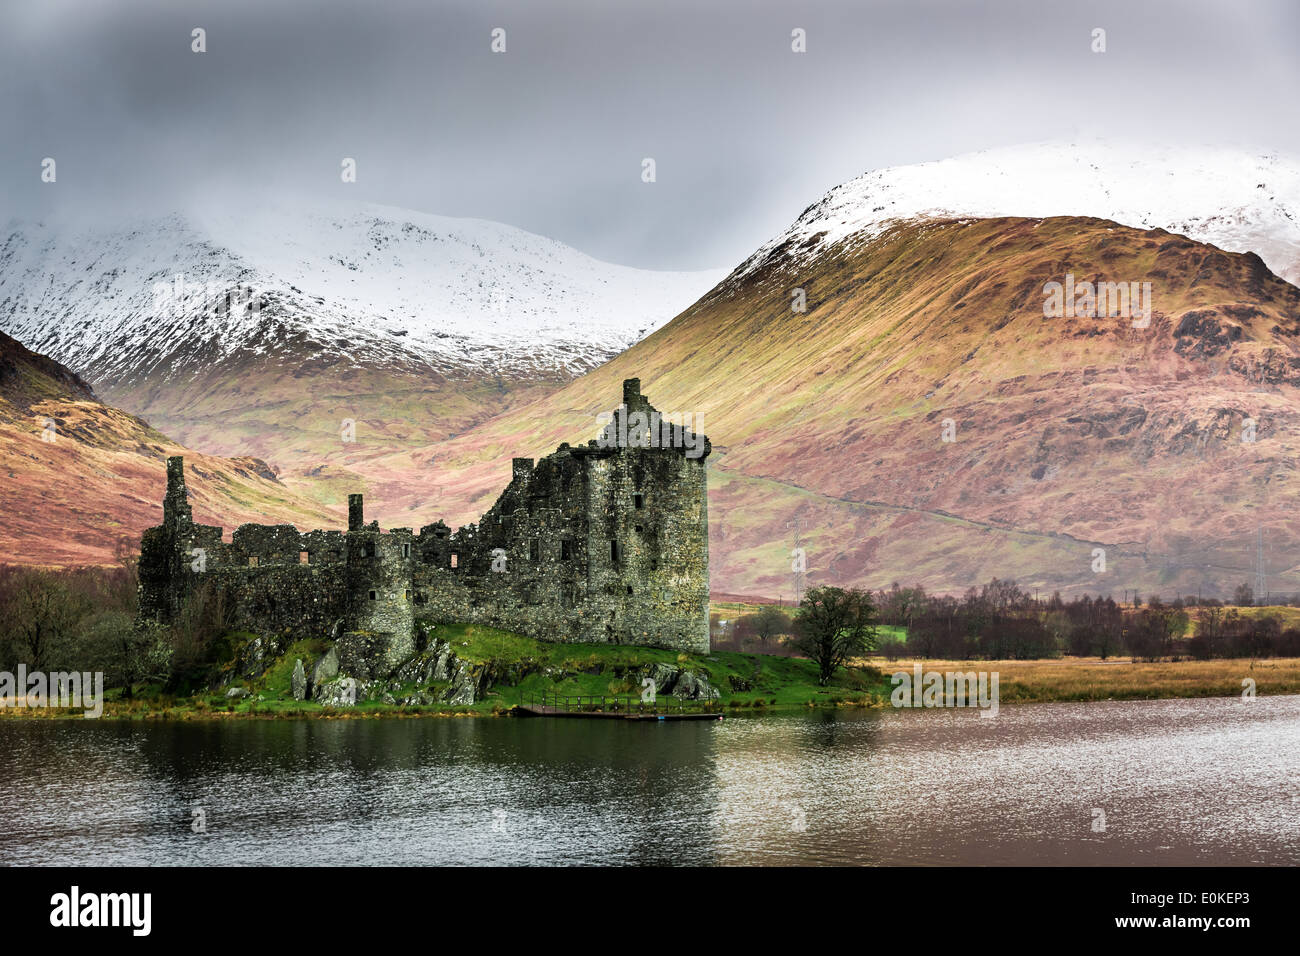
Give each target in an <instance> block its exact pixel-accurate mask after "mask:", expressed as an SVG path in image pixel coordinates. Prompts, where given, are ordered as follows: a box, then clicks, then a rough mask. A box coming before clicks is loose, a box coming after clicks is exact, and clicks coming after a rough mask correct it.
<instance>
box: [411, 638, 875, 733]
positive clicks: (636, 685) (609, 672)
mask: <svg viewBox="0 0 1300 956" xmlns="http://www.w3.org/2000/svg"><path fill="white" fill-rule="evenodd" d="M435 633H436V634H437V636H439V637H440V638H442V639H443V640H446V641H449V642H450V643H451V646H452V648H453V650H454V651H455V652H456V655H457V656H458V657H460V658H461V659H462V660H465V661H469V662H470V663H478V664H487V663H489V662H491V664H492V666H493V667H494V668H497V669H498V670H504V669H506V668H509V667H510V666H511V665H514V666H515V667H516V668H520V669H526V670H527V671H529V673H527V675H526V676H524V677H522V678H521V679H520V680H519V681H518V682H517V683H498V684H496V685H494V686H493V687H492V688H491V690H490V691H489V693H488V695H487V698H486V699H485V700H483V701H481V702H478V703H476V704H474V705H473V709H474V710H476V711H479V712H483V711H490V710H492V709H493V707H497V708H506V707H511V706H514V705H515V704H518V703H520V701H521V700H523V699H524V698H526V697H528V696H529V695H537V694H541V693H543V692H545V693H553V694H561V695H565V694H567V695H569V696H577V695H583V696H597V697H599V696H622V697H626V696H639V695H640V693H641V685H640V673H641V672H642V671H643V670H644V669H645V668H647V667H649V666H652V665H654V664H669V665H672V666H675V667H682V668H685V669H687V670H690V671H694V672H695V673H697V674H703V675H704V676H706V677H707V679H708V681H709V683H710V684H712V685H713V686H714V687H716V688H718V690H719V691H720V692H721V694H722V697H721V701H722V704H723V706H724V707H725V708H727V709H733V708H735V709H738V708H740V707H763V708H773V707H775V708H792V707H807V706H809V705H810V704H811V705H814V706H816V705H843V704H849V703H861V704H864V705H875V704H876V703H878V701H879V700H887V699H888V686H889V685H888V681H887V679H885V677H884V676H883V675H882V674H881V673H880V672H879V671H878V670H876V669H875V668H870V667H867V668H842V669H841V670H840V671H839V672H838V673H837V674H836V675H835V678H834V679H833V680H832V681H831V684H830V685H829V686H827V687H821V686H819V685H818V683H817V668H816V666H815V665H814V664H813V663H812V662H811V661H808V660H803V659H798V658H791V657H776V656H773V655H768V654H738V653H733V652H725V651H719V652H715V653H713V654H708V655H702V654H685V653H679V652H677V651H669V650H662V649H659V648H653V647H634V646H627V645H618V644H551V643H547V642H544V641H536V640H533V639H532V638H528V637H523V636H521V635H518V634H512V633H509V632H506V631H499V630H496V629H495V628H490V627H482V626H479V625H446V624H444V625H440V626H439V627H438V629H437V631H436V632H435ZM548 668H550V669H556V670H559V671H561V672H562V673H561V674H560V675H559V676H555V677H548V676H546V675H545V674H544V673H543V671H544V670H545V669H548Z"/></svg>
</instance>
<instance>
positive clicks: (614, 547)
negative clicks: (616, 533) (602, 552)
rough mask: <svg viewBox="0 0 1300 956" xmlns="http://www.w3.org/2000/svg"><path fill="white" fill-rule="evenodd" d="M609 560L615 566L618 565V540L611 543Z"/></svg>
mask: <svg viewBox="0 0 1300 956" xmlns="http://www.w3.org/2000/svg"><path fill="white" fill-rule="evenodd" d="M609 559H610V560H611V561H613V562H614V563H615V564H617V563H618V541H616V540H612V541H610V542H609Z"/></svg>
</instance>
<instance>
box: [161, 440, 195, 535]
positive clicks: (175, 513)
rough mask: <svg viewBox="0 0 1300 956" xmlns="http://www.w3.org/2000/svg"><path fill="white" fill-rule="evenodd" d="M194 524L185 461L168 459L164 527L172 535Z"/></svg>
mask: <svg viewBox="0 0 1300 956" xmlns="http://www.w3.org/2000/svg"><path fill="white" fill-rule="evenodd" d="M193 523H194V513H193V512H192V511H191V510H190V496H189V492H187V491H186V490H185V459H184V458H183V457H181V456H180V455H174V456H173V457H171V458H168V459H167V495H166V497H164V498H163V527H164V528H167V529H168V530H169V531H171V532H172V533H176V531H177V529H178V528H180V527H181V526H183V525H188V524H193Z"/></svg>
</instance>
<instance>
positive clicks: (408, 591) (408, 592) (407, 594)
mask: <svg viewBox="0 0 1300 956" xmlns="http://www.w3.org/2000/svg"><path fill="white" fill-rule="evenodd" d="M402 599H403V600H404V601H410V600H411V589H410V588H407V589H406V591H405V593H404V594H403V595H402Z"/></svg>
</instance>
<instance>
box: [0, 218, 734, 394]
mask: <svg viewBox="0 0 1300 956" xmlns="http://www.w3.org/2000/svg"><path fill="white" fill-rule="evenodd" d="M722 275H723V273H722V272H721V271H717V272H694V273H673V272H654V271H646V270H641V269H633V268H628V267H625V266H618V265H612V264H609V263H605V262H600V261H598V260H596V259H593V258H591V257H589V256H586V255H584V254H582V253H580V252H578V251H577V250H575V249H572V248H570V247H568V246H565V245H564V244H562V243H560V242H556V241H554V240H551V239H546V238H543V237H541V236H537V235H533V234H531V233H528V232H524V231H523V230H520V229H516V228H513V227H510V226H505V225H500V224H498V223H493V222H487V221H483V220H476V219H453V218H447V217H440V216H432V215H425V214H421V213H415V212H410V211H406V210H400V209H395V208H390V207H383V206H375V205H362V204H352V205H339V206H337V207H334V208H326V209H324V210H322V209H320V208H319V207H317V208H314V209H312V210H307V209H303V208H292V207H280V208H274V209H268V208H259V209H254V210H244V209H226V210H222V211H197V212H190V213H186V214H184V215H182V214H173V215H170V216H167V217H162V218H154V219H141V220H140V221H137V222H132V223H124V224H119V225H116V226H113V227H111V228H104V227H86V226H82V227H79V228H76V229H65V228H62V227H56V226H53V225H42V224H35V223H24V222H11V223H10V224H9V227H8V229H6V230H5V232H4V233H3V235H0V329H3V330H4V331H5V332H7V333H9V334H10V335H12V336H14V337H15V338H17V339H18V340H20V341H21V342H23V343H24V344H26V345H27V346H29V347H30V348H32V349H35V350H36V351H39V352H41V353H43V354H46V355H49V356H51V357H52V358H54V359H56V360H58V361H59V362H62V363H63V364H65V365H68V366H69V367H71V368H73V369H74V370H76V371H77V372H78V373H79V374H81V375H82V376H84V377H85V378H87V379H88V380H90V381H91V382H92V383H94V384H95V385H96V386H97V387H101V388H106V389H108V390H109V391H110V392H111V391H112V390H115V389H121V388H123V387H130V386H133V385H138V384H140V383H141V382H142V381H144V380H152V381H153V382H155V383H158V382H167V383H177V382H178V381H182V380H184V379H185V378H186V377H187V376H189V375H192V374H195V373H208V372H211V370H212V369H213V368H214V367H217V366H220V365H221V364H222V363H223V362H228V361H230V360H231V359H232V358H234V357H236V356H241V355H242V356H248V355H250V354H251V355H264V356H265V355H282V356H283V358H284V360H285V361H286V363H292V364H293V365H296V366H302V365H304V364H308V365H312V366H316V367H319V366H320V365H322V364H325V365H341V366H348V365H357V366H373V365H375V364H379V365H397V366H415V367H420V366H425V367H428V368H432V369H434V370H436V371H439V372H444V373H445V372H448V371H450V372H458V371H464V372H467V373H470V374H476V375H489V376H504V377H507V378H509V377H512V376H514V375H517V374H521V375H524V376H528V375H532V374H537V373H543V374H548V375H555V374H559V375H560V376H561V377H571V376H572V375H574V374H579V373H581V372H583V371H586V370H587V369H589V368H591V367H593V366H595V365H598V364H600V363H601V362H603V361H605V360H606V359H608V358H609V357H611V356H613V355H615V354H617V353H618V352H620V351H622V350H623V349H624V348H626V347H627V346H629V345H631V344H632V343H633V342H635V341H637V340H638V339H640V338H642V337H644V336H645V335H647V334H649V333H650V332H651V331H653V330H654V329H656V328H658V327H659V326H660V325H662V324H663V323H665V322H667V321H668V320H669V319H671V318H672V317H673V316H674V315H676V314H677V313H678V312H679V311H681V310H682V309H684V308H686V307H687V306H689V305H690V304H691V303H692V302H694V301H695V300H696V299H697V298H699V297H700V296H701V295H702V294H704V293H705V292H707V291H708V290H709V289H710V288H711V287H712V286H713V285H714V283H715V282H716V281H717V280H718V279H719V278H721V276H722Z"/></svg>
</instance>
